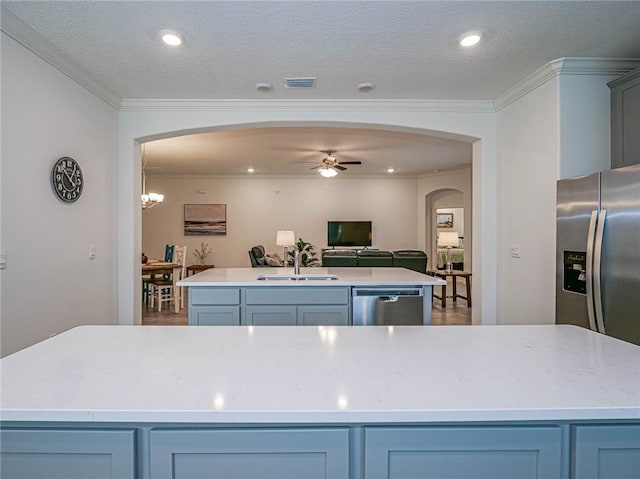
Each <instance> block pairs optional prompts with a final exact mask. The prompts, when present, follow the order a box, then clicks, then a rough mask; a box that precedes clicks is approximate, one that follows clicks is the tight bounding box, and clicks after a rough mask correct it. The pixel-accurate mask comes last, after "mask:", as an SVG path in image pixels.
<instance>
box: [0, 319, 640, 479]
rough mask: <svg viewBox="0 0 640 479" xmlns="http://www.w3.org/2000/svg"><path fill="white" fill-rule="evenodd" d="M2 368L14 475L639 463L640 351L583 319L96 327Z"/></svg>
mask: <svg viewBox="0 0 640 479" xmlns="http://www.w3.org/2000/svg"><path fill="white" fill-rule="evenodd" d="M0 368H1V371H2V378H1V386H2V389H1V396H0V399H1V406H2V409H1V418H2V451H1V452H2V464H1V466H2V472H3V479H12V478H17V477H19V478H24V477H47V478H51V479H54V478H58V477H60V478H62V477H64V478H66V479H73V478H77V477H82V478H86V477H108V478H113V479H127V478H132V479H133V478H137V479H150V478H153V479H165V478H184V477H189V478H193V477H205V476H206V477H208V478H214V479H218V478H220V479H222V478H225V479H227V478H247V479H248V478H258V477H260V478H262V479H266V478H270V479H275V478H278V479H283V478H284V479H293V478H297V479H300V478H304V479H315V478H336V479H346V478H349V479H363V478H367V479H373V478H403V479H406V478H412V477H421V478H423V477H427V478H431V477H434V478H435V477H438V478H443V479H447V478H462V477H464V478H473V479H476V478H491V479H501V478H504V479H506V478H514V477H518V478H520V477H525V478H529V477H531V478H539V479H543V478H544V479H547V478H559V479H570V478H573V477H576V478H580V479H582V478H589V477H599V478H602V479H604V478H611V479H621V478H631V477H638V473H639V472H640V462H639V461H638V457H640V456H639V454H638V453H640V347H638V346H635V345H632V344H630V343H626V342H623V341H620V340H617V339H614V338H610V337H607V336H603V335H600V334H598V333H594V332H592V331H588V330H585V329H581V328H578V327H574V326H449V327H447V326H438V327H429V328H425V327H420V326H405V327H391V326H389V327H367V328H354V327H349V326H347V327H331V326H329V327H327V326H316V327H306V326H300V327H278V326H275V327H274V326H272V327H259V326H248V327H200V328H193V327H190V326H182V327H180V326H176V327H163V326H156V327H153V326H144V327H142V326H83V327H79V328H75V329H72V330H70V331H67V332H65V333H62V334H60V335H58V336H55V337H53V338H50V339H48V340H46V341H43V342H42V343H39V344H36V345H34V346H31V347H29V348H27V349H25V350H23V351H19V352H17V353H15V354H13V355H10V356H8V357H5V358H3V359H2V360H1V361H0ZM38 471H40V474H38ZM42 471H46V474H42ZM205 471H206V473H205ZM418 471H420V475H419V476H418V474H417V473H418ZM595 472H598V474H599V475H597V476H596V475H595Z"/></svg>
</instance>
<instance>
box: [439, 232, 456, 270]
mask: <svg viewBox="0 0 640 479" xmlns="http://www.w3.org/2000/svg"><path fill="white" fill-rule="evenodd" d="M459 241H460V238H459V237H458V232H457V231H453V232H446V233H440V234H439V235H438V246H444V247H445V248H447V265H446V266H445V270H444V272H445V273H451V248H452V247H454V246H456V247H457V246H458V243H459Z"/></svg>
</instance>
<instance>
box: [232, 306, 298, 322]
mask: <svg viewBox="0 0 640 479" xmlns="http://www.w3.org/2000/svg"><path fill="white" fill-rule="evenodd" d="M245 321H246V324H247V325H253V326H295V325H296V324H297V308H296V307H295V306H247V307H246V308H245Z"/></svg>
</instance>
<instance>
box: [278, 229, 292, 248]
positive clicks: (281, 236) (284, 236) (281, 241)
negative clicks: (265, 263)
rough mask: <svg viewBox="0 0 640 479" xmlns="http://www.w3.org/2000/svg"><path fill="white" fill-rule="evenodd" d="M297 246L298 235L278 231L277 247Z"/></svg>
mask: <svg viewBox="0 0 640 479" xmlns="http://www.w3.org/2000/svg"><path fill="white" fill-rule="evenodd" d="M294 244H296V235H295V234H293V231H278V232H277V233H276V245H278V246H293V245H294Z"/></svg>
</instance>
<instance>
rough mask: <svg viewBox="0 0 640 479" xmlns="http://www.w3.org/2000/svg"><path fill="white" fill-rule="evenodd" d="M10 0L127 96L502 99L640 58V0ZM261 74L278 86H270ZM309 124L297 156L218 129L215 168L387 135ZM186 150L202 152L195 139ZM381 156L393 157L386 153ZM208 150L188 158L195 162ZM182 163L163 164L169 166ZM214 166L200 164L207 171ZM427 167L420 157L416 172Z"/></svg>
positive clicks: (283, 164) (455, 151) (422, 153)
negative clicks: (221, 162)
mask: <svg viewBox="0 0 640 479" xmlns="http://www.w3.org/2000/svg"><path fill="white" fill-rule="evenodd" d="M2 6H3V9H6V10H8V11H9V12H11V13H13V15H15V16H16V17H17V18H19V19H20V20H21V21H22V22H24V23H25V24H26V25H28V26H29V27H30V28H31V29H33V30H34V31H35V32H36V33H37V34H39V35H41V36H42V37H43V38H45V39H46V40H48V41H49V42H50V43H51V44H52V45H53V47H54V48H55V49H57V50H59V51H60V52H62V53H63V54H65V55H66V56H67V57H68V58H70V59H71V60H72V61H73V62H75V63H76V64H77V65H79V66H80V67H81V68H82V69H83V70H84V71H86V72H87V73H88V74H89V75H90V76H91V77H92V78H93V79H95V80H97V82H99V83H101V84H102V85H104V87H106V89H108V90H110V91H112V92H113V93H114V94H115V95H116V96H119V97H120V98H125V99H358V98H360V99H430V100H450V99H455V100H492V99H495V98H496V97H498V96H499V95H501V94H502V93H504V92H505V91H506V90H508V89H509V88H510V87H512V86H513V85H515V84H516V83H517V82H519V81H521V80H523V79H524V78H526V77H528V76H529V75H531V74H532V73H533V72H535V71H536V70H538V69H539V68H540V67H542V66H543V65H545V64H546V63H548V62H549V61H551V60H555V59H557V58H561V57H607V58H633V57H635V58H637V57H640V26H639V25H640V2H637V1H636V2H634V1H631V2H628V1H627V2H616V1H605V2H593V1H568V2H565V1H547V2H544V1H533V2H531V1H507V2H485V1H471V2H466V1H408V2H405V1H388V2H386V1H288V2H278V1H257V2H245V1H221V2H216V1H133V2H131V1H102V2H98V1H13V0H3V1H2ZM6 10H5V11H6ZM166 28H170V29H175V30H178V31H179V32H181V33H182V34H183V35H184V37H185V43H184V44H183V45H182V46H181V47H179V48H170V47H167V46H165V45H164V44H162V43H161V42H160V41H159V39H158V32H159V31H160V30H162V29H166ZM469 30H481V31H482V32H483V33H484V39H483V42H481V43H480V44H479V45H478V46H477V47H474V48H472V49H466V50H465V49H463V48H461V47H460V46H458V43H457V40H458V37H459V35H460V34H462V33H463V32H466V31H469ZM296 76H313V77H317V83H316V86H315V87H314V88H311V89H287V88H284V86H283V82H284V80H283V79H284V78H287V77H296ZM363 81H369V82H372V83H373V84H374V85H375V89H374V90H373V91H371V92H369V93H360V92H358V91H357V88H356V85H357V84H358V83H360V82H363ZM257 82H268V83H272V84H273V86H274V88H273V90H272V91H271V92H269V93H260V92H258V91H256V89H255V84H256V83H257ZM301 131H302V130H301ZM301 131H300V132H297V133H295V134H294V133H292V135H293V136H292V137H289V138H287V140H289V141H291V142H295V141H298V140H297V139H299V140H300V141H304V142H305V143H297V144H296V143H287V145H288V146H290V147H291V150H290V151H285V150H283V147H282V144H280V143H273V142H271V143H269V138H267V137H268V136H269V135H263V136H262V137H260V139H259V140H258V141H257V142H256V147H255V148H253V147H250V146H245V145H243V146H242V147H240V146H239V145H238V144H236V145H233V144H232V143H233V142H232V139H233V138H242V141H244V142H245V143H246V142H247V140H246V138H244V135H243V134H240V135H236V136H235V137H234V136H233V135H231V134H229V133H220V134H218V136H211V135H210V137H212V138H216V139H218V140H220V142H221V143H224V144H227V145H228V148H229V150H228V151H226V152H224V153H216V154H215V155H213V154H211V155H210V156H211V157H212V160H211V161H213V163H208V165H209V166H211V165H212V164H215V162H216V161H218V160H217V159H218V158H221V157H230V156H232V151H236V152H237V151H240V150H239V149H240V148H243V149H244V150H243V155H244V156H243V157H241V158H236V162H235V163H233V164H231V165H226V166H225V167H224V171H231V170H233V171H236V172H237V170H238V168H239V167H240V166H242V167H244V165H245V164H249V163H253V164H254V166H256V167H259V165H258V162H259V161H261V159H262V161H269V160H266V159H265V158H276V157H277V158H279V160H278V161H279V166H278V165H275V164H274V165H267V164H265V165H263V166H264V168H261V169H262V170H263V171H267V170H268V171H273V174H282V173H283V172H292V171H293V169H292V168H291V165H293V164H295V163H296V162H297V160H298V158H300V156H301V154H300V153H299V152H301V151H304V150H309V151H312V150H322V149H327V148H335V149H338V150H344V154H345V155H346V154H347V151H348V150H350V149H353V150H354V151H357V150H362V149H363V148H365V147H366V146H368V147H369V148H371V147H372V144H374V142H373V139H372V138H371V137H369V141H368V143H367V144H365V143H366V142H363V141H362V138H359V137H356V136H354V138H353V139H352V140H353V141H348V139H346V138H344V137H342V136H332V135H334V134H335V133H336V132H334V131H329V130H327V131H326V132H325V136H324V137H323V138H322V141H320V140H318V141H315V142H313V141H311V140H310V137H309V136H308V132H307V133H305V134H298V133H301ZM272 133H274V135H273V141H280V140H281V139H282V138H281V137H280V136H278V135H281V134H282V133H281V132H277V134H276V132H275V131H273V132H272ZM347 133H351V134H355V133H356V130H351V131H348V130H347ZM316 135H317V132H316ZM184 140H185V139H184V138H183V139H176V140H175V141H176V144H184V143H185V142H184ZM195 140H196V139H194V141H195ZM197 140H198V141H200V139H197ZM382 140H384V141H388V142H389V143H384V144H383V142H382ZM396 140H397V139H396V138H395V137H393V135H390V136H389V137H384V138H382V139H381V140H380V142H381V143H379V144H378V145H377V146H378V147H379V148H380V150H381V151H380V152H378V153H371V152H369V153H367V154H368V155H369V158H370V163H375V166H374V165H372V168H373V169H372V171H371V173H370V174H374V173H373V171H374V170H375V169H379V168H382V167H383V164H384V163H388V158H404V157H412V155H411V154H408V153H406V152H404V151H401V150H398V151H393V150H391V149H390V148H392V146H391V145H392V144H393V145H396V143H397V141H396ZM400 143H401V142H400ZM427 143H429V141H427V140H425V139H424V138H414V139H413V141H408V142H406V143H405V146H406V145H408V144H411V145H414V146H415V148H417V149H416V150H415V151H414V154H413V158H414V159H415V158H418V157H422V158H425V157H429V158H433V157H435V156H436V155H435V154H429V151H432V152H436V151H437V153H438V155H439V156H440V157H441V158H447V159H450V162H449V168H451V167H455V165H457V164H459V163H464V162H468V161H470V152H469V153H468V157H467V158H464V159H462V160H460V159H459V158H458V157H459V154H460V151H461V150H464V149H465V148H466V149H467V150H469V148H468V145H464V144H456V143H448V146H450V147H451V148H452V149H451V151H447V152H445V151H444V150H446V145H444V144H442V143H441V142H440V141H439V140H433V141H432V142H431V143H433V144H431V145H428V146H427V145H426V144H427ZM436 145H437V146H436ZM164 146H165V147H166V148H167V149H170V148H171V141H170V140H165V144H164ZM185 148H191V149H192V150H196V149H197V147H196V146H195V143H194V145H191V146H189V147H186V146H185ZM216 148H217V147H215V146H210V148H209V149H210V150H211V151H217V149H216ZM278 148H280V149H278ZM384 148H386V150H384ZM398 148H399V147H398ZM430 148H431V150H430ZM436 148H438V149H437V150H436ZM200 149H201V151H204V148H202V147H200ZM152 150H153V148H151V147H150V148H149V160H150V163H152V162H155V161H156V160H157V161H159V162H160V161H162V162H166V161H167V159H166V158H164V157H163V158H162V159H160V158H156V156H155V153H153V151H152ZM469 151H470V150H469ZM341 153H342V152H341ZM307 154H309V153H308V152H307ZM362 154H363V155H364V151H362ZM199 155H200V156H204V153H202V152H201V153H199ZM372 155H377V156H379V158H378V159H376V160H375V161H373V159H372V158H373V156H372ZM197 156H198V154H197V153H189V154H181V157H182V158H187V157H188V158H192V160H189V161H194V162H195V159H193V158H195V157H197ZM385 158H386V159H385ZM358 159H362V160H365V157H363V158H358ZM181 161H183V160H181ZM184 161H186V160H184ZM441 163H442V162H431V161H424V162H423V172H426V171H429V170H432V169H434V168H438V169H443V168H444V167H442V166H441ZM158 166H159V165H158ZM363 166H364V165H363ZM184 167H185V165H183V170H182V171H183V172H185V171H186V170H185V169H184ZM384 167H386V164H385V165H384ZM172 168H173V167H171V166H169V164H168V163H166V164H165V165H164V166H163V170H164V171H166V172H169V171H171V170H172ZM206 168H207V164H200V165H195V164H194V166H193V172H194V173H195V172H196V171H200V170H202V169H206ZM221 168H222V167H221ZM278 168H279V170H280V171H279V172H278V171H276V170H278ZM368 168H369V165H367V166H366V167H362V168H360V169H361V171H365V170H367V169H368ZM414 169H415V166H414V165H413V164H412V165H411V166H407V168H406V170H407V171H412V170H414ZM158 171H162V170H158ZM350 171H351V170H350ZM298 173H300V172H298Z"/></svg>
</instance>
